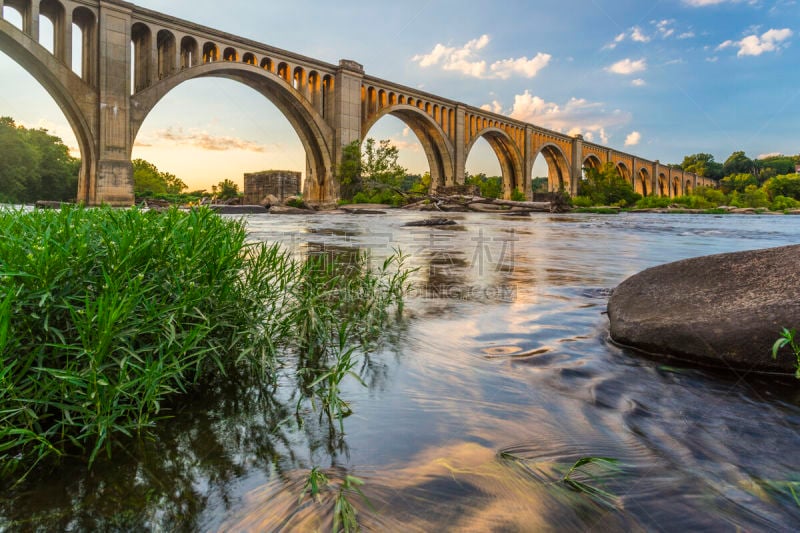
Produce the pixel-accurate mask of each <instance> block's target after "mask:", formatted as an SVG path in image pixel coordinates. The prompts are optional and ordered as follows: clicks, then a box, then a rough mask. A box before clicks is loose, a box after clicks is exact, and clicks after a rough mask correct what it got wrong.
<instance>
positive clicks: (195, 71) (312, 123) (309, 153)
mask: <svg viewBox="0 0 800 533" xmlns="http://www.w3.org/2000/svg"><path fill="white" fill-rule="evenodd" d="M210 77H217V78H225V79H230V80H233V81H236V82H239V83H242V84H244V85H246V86H248V87H250V88H252V89H254V90H255V91H257V92H258V93H260V94H261V95H262V96H264V97H266V98H267V99H268V100H269V101H270V102H272V103H273V104H274V105H275V107H277V108H278V110H279V111H280V112H281V113H282V114H283V116H285V117H286V119H287V120H288V121H289V123H290V124H291V125H292V128H293V129H294V131H295V132H296V133H297V136H298V137H299V139H300V142H301V143H302V145H303V148H304V149H305V152H306V159H307V169H306V170H307V173H306V185H305V193H306V195H307V198H308V199H309V200H312V201H326V200H328V199H330V198H333V197H335V196H336V194H337V193H338V187H337V184H335V183H333V157H332V151H331V139H333V132H332V130H331V128H330V126H328V125H327V124H325V122H324V121H323V119H322V117H321V116H320V115H319V114H318V113H317V112H316V111H315V110H314V109H313V108H312V107H311V106H310V105H309V104H308V103H307V102H306V101H304V100H303V99H302V98H301V97H300V96H299V95H298V94H297V91H295V90H293V89H292V87H291V86H290V85H289V84H287V83H286V82H285V81H284V80H283V79H282V78H279V77H278V76H276V75H274V74H270V73H268V72H267V71H265V70H262V69H254V68H253V67H252V66H251V65H248V64H246V63H234V62H230V61H220V62H214V63H206V64H203V65H199V66H197V67H194V68H191V69H185V70H183V71H181V72H179V73H177V74H175V75H173V76H170V77H169V78H167V79H164V80H161V81H160V82H158V83H156V84H154V85H153V86H151V87H149V88H147V89H145V90H144V91H141V92H139V93H136V94H134V95H133V96H132V97H131V132H130V133H131V141H132V142H131V146H132V145H133V140H134V139H135V138H136V135H137V134H138V132H139V129H140V128H141V126H142V124H143V123H144V120H145V119H146V118H147V116H148V115H149V114H150V112H151V111H152V110H153V108H154V107H155V105H156V104H157V103H158V102H159V101H160V100H161V99H162V98H163V97H164V96H166V95H167V94H168V93H169V92H170V91H172V90H173V89H174V88H175V87H177V86H178V85H180V84H182V83H184V82H186V81H189V80H192V79H197V78H210ZM128 155H129V156H130V154H128Z"/></svg>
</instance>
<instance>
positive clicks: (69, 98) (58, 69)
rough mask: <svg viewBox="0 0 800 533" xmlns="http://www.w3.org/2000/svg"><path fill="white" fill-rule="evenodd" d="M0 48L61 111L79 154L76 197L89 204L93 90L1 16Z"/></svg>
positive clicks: (93, 152)
mask: <svg viewBox="0 0 800 533" xmlns="http://www.w3.org/2000/svg"><path fill="white" fill-rule="evenodd" d="M0 51H1V52H3V53H5V54H6V55H7V56H8V57H10V58H11V59H12V60H13V61H15V62H16V63H17V64H18V65H20V66H21V67H22V68H24V69H25V70H26V71H27V72H28V73H29V74H30V75H31V76H33V78H34V79H35V80H36V81H37V82H39V84H40V85H41V86H42V87H43V88H44V89H45V91H47V93H48V94H49V95H50V96H51V97H52V98H53V100H55V102H56V104H57V105H58V107H59V108H60V109H61V111H62V112H63V113H64V116H65V117H66V119H67V122H68V123H69V125H70V127H71V128H72V131H73V133H74V134H75V138H76V140H77V142H78V149H79V150H80V153H81V169H80V174H79V176H78V191H77V194H76V198H77V200H78V201H79V202H85V203H89V204H91V203H93V202H94V195H95V191H94V190H93V187H92V184H91V183H90V181H91V180H90V177H91V176H94V173H95V171H96V168H95V165H96V161H97V145H96V139H97V135H96V131H95V126H94V124H96V122H97V112H96V111H95V109H96V108H97V105H98V103H97V95H96V93H95V91H94V89H93V88H92V87H91V86H90V85H89V84H87V83H86V82H84V81H83V80H82V79H81V78H80V77H79V76H78V75H77V74H75V73H74V72H72V69H71V68H69V67H67V66H66V65H65V64H64V63H62V62H61V61H60V60H58V59H57V58H56V57H55V56H54V55H53V54H51V53H50V52H48V51H47V50H46V49H45V48H44V47H42V46H41V45H39V43H37V42H36V41H34V40H33V39H32V38H31V37H30V36H29V35H27V34H26V33H24V32H22V31H21V30H19V29H17V28H16V27H15V26H13V25H12V24H11V23H9V22H8V21H6V20H3V19H2V18H0ZM64 80H66V81H67V82H68V83H69V87H67V85H66V84H65V81H64Z"/></svg>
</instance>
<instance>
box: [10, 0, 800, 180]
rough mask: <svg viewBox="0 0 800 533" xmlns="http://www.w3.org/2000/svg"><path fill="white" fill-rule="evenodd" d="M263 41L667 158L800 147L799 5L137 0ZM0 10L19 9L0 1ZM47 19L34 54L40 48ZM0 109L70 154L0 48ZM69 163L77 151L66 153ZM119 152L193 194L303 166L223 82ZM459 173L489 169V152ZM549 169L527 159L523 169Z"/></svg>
mask: <svg viewBox="0 0 800 533" xmlns="http://www.w3.org/2000/svg"><path fill="white" fill-rule="evenodd" d="M134 3H136V4H138V5H140V6H142V7H146V8H149V9H154V10H157V11H160V12H162V13H166V14H170V15H174V16H176V17H179V18H182V19H186V20H189V21H192V22H196V23H199V24H203V25H206V26H210V27H213V28H216V29H219V30H223V31H226V32H229V33H233V34H236V35H239V36H242V37H246V38H250V39H254V40H257V41H260V42H263V43H266V44H269V45H271V46H276V47H278V48H282V49H285V50H289V51H292V52H296V53H300V54H303V55H305V56H310V57H314V58H317V59H321V60H323V61H327V62H329V63H333V64H338V62H339V60H340V59H343V58H346V59H352V60H355V61H357V62H359V63H361V64H362V65H364V69H365V71H366V73H367V74H369V75H373V76H377V77H380V78H384V79H388V80H391V81H393V82H396V83H400V84H403V85H407V86H410V87H417V88H420V89H423V90H425V91H427V92H430V93H434V94H437V95H440V96H443V97H446V98H450V99H453V100H457V101H461V102H464V103H466V104H469V105H474V106H480V107H485V108H486V109H491V110H493V111H495V112H498V113H502V114H505V115H509V116H511V117H514V118H517V119H521V120H525V121H528V122H531V123H533V124H536V125H538V126H542V127H546V128H550V129H553V130H557V131H560V132H563V133H568V134H575V133H581V134H583V135H584V137H585V138H587V139H589V140H591V141H594V142H598V143H601V144H604V145H607V146H610V147H613V148H615V149H619V150H623V151H626V152H630V153H634V154H636V155H639V156H641V157H645V158H647V159H651V160H656V159H658V160H660V161H661V162H663V163H679V162H681V161H682V160H683V157H684V156H685V155H688V154H694V153H710V154H712V155H713V156H714V157H715V159H716V160H717V161H719V162H724V161H725V159H727V157H728V156H729V155H730V154H731V153H732V152H734V151H738V150H744V151H745V152H746V154H747V155H748V156H749V157H752V158H755V157H761V156H765V155H769V154H775V153H782V154H787V155H794V154H798V153H800V135H798V133H799V132H798V127H799V126H800V4H798V1H797V0H773V1H768V0H635V1H634V0H572V1H564V0H525V1H523V0H505V1H503V2H486V1H483V2H477V1H474V0H458V1H455V0H404V1H403V2H397V1H391V2H389V1H385V0H372V1H370V2H364V1H355V0H337V1H335V2H331V1H325V2H323V1H318V0H293V1H292V2H252V1H247V2H246V1H244V0H227V1H226V2H224V3H220V2H218V1H214V2H212V1H207V0H170V1H169V2H165V1H160V2H159V1H154V0H138V1H136V2H134ZM4 18H6V19H8V20H10V21H12V23H13V22H14V20H15V18H16V14H15V13H13V12H12V11H10V9H9V8H8V7H6V8H5V11H4ZM49 35H51V32H50V31H49V28H48V24H47V22H46V21H43V23H42V39H41V42H42V44H43V45H44V46H50V43H49V39H52V37H49ZM0 80H2V83H0V116H11V117H13V118H14V119H15V120H17V122H18V123H20V124H23V125H25V126H27V127H44V128H47V129H48V130H50V131H51V132H52V133H54V134H56V135H59V136H61V137H62V138H63V139H64V141H65V143H66V144H67V145H68V146H70V147H76V146H77V142H76V141H75V138H74V135H73V134H72V132H71V130H70V127H69V125H68V123H67V121H66V119H65V118H64V115H63V113H61V111H60V110H59V108H58V106H57V105H56V104H55V102H54V101H53V100H52V98H51V97H50V96H49V95H48V94H47V93H46V92H45V91H44V89H42V88H41V86H39V84H38V83H37V82H36V81H35V80H34V79H33V78H31V77H30V76H29V75H28V74H27V73H26V72H25V71H24V70H23V69H22V68H21V67H19V66H18V65H17V64H16V63H14V61H12V60H11V59H10V58H9V57H8V56H6V55H4V54H3V53H2V52H0ZM368 136H369V137H373V138H376V139H391V140H392V142H393V143H394V144H395V145H396V146H398V148H399V149H400V163H401V164H402V165H403V166H405V167H406V168H408V169H409V170H410V171H411V172H415V173H422V172H425V171H427V170H428V167H427V161H426V159H425V158H424V155H423V152H422V147H421V145H420V144H419V142H418V141H417V140H416V138H415V136H414V134H413V133H411V132H410V131H409V130H408V128H406V127H405V125H404V124H403V123H402V122H401V121H399V120H398V119H395V118H393V117H386V118H384V119H381V120H380V121H379V122H378V123H377V124H376V125H375V126H374V127H373V129H372V130H370V132H369V134H368ZM76 155H77V154H76ZM133 157H134V158H136V157H141V158H144V159H147V160H148V161H150V162H152V163H154V164H155V165H156V166H158V167H159V169H161V170H164V171H168V172H171V173H173V174H175V175H176V176H178V177H179V178H181V179H183V181H185V182H186V183H187V184H188V185H189V188H190V189H201V188H207V189H208V188H210V187H211V185H212V184H216V183H218V182H219V181H221V180H223V179H232V180H234V181H235V182H237V183H239V184H242V182H243V178H242V175H243V173H244V172H254V171H259V170H267V169H288V170H300V171H303V170H305V155H304V152H303V148H302V145H301V144H300V141H299V139H298V137H297V135H296V134H295V132H294V130H293V129H292V128H291V126H290V124H289V122H288V121H287V120H286V119H285V118H284V117H283V116H282V115H281V113H280V112H279V111H278V110H277V108H275V107H274V106H273V105H272V103H271V102H269V101H268V100H267V99H265V98H264V97H263V96H261V95H259V94H257V93H256V92H255V91H253V90H251V89H249V88H247V87H244V86H241V85H239V84H237V83H236V82H233V81H230V80H222V79H206V80H192V81H189V82H186V83H184V84H182V85H180V86H178V87H177V88H176V89H174V90H173V91H172V92H171V93H169V94H168V95H167V96H166V97H165V98H164V99H163V100H162V101H161V102H160V103H159V104H158V105H157V106H156V108H155V109H154V110H153V112H152V113H151V115H150V116H149V117H148V118H147V120H146V121H145V123H144V125H143V127H142V129H141V131H140V133H139V135H138V136H137V138H136V144H135V146H134V151H133ZM467 171H468V172H471V173H478V172H486V173H487V174H489V175H499V173H500V166H499V164H498V162H497V159H496V157H495V155H494V153H493V152H492V151H491V149H490V148H489V145H488V144H487V143H486V142H485V141H482V142H481V143H478V144H476V145H475V148H474V149H473V151H472V152H471V153H470V155H469V158H468V160H467ZM539 175H546V164H545V163H544V161H543V158H541V159H540V160H539V161H537V164H536V165H535V166H534V176H539Z"/></svg>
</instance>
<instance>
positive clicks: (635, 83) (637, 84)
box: [631, 78, 647, 87]
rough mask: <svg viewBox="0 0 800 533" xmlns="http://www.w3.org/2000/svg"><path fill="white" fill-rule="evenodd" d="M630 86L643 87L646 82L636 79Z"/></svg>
mask: <svg viewBox="0 0 800 533" xmlns="http://www.w3.org/2000/svg"><path fill="white" fill-rule="evenodd" d="M631 85H633V86H634V87H644V86H645V85H647V82H646V81H644V80H643V79H642V78H636V79H635V80H633V81H632V82H631Z"/></svg>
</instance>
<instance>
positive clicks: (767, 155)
mask: <svg viewBox="0 0 800 533" xmlns="http://www.w3.org/2000/svg"><path fill="white" fill-rule="evenodd" d="M782 156H783V154H782V153H780V152H770V153H768V154H761V155H759V156H758V157H756V159H769V158H770V157H782Z"/></svg>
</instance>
